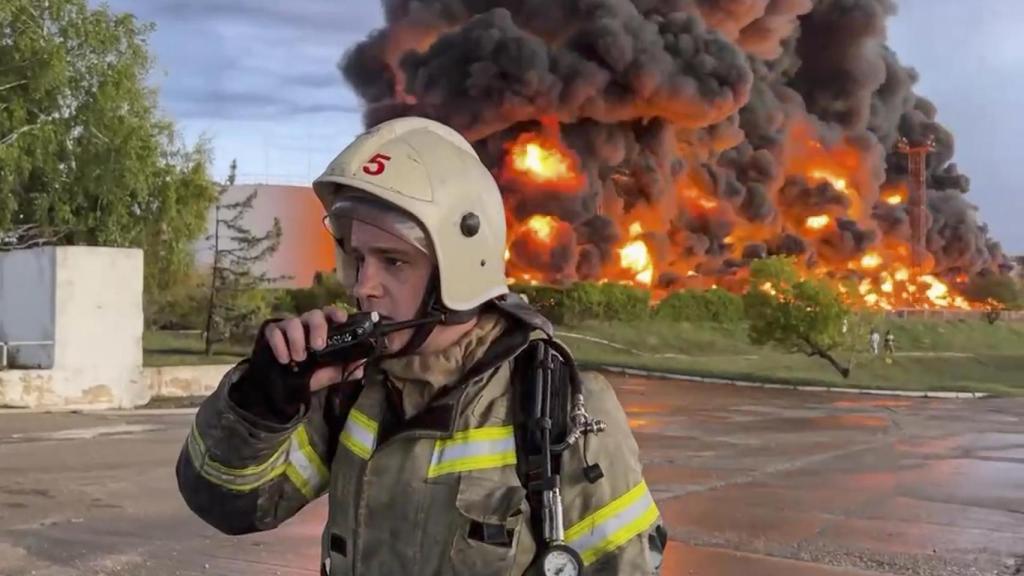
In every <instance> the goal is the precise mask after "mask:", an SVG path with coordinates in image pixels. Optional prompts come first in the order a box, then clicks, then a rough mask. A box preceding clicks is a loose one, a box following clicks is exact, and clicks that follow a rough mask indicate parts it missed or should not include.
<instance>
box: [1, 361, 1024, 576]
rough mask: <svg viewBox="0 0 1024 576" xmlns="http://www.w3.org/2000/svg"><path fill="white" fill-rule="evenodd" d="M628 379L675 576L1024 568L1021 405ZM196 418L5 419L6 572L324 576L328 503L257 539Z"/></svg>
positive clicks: (628, 397)
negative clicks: (199, 464)
mask: <svg viewBox="0 0 1024 576" xmlns="http://www.w3.org/2000/svg"><path fill="white" fill-rule="evenodd" d="M610 378H611V379H612V380H613V382H614V383H615V384H616V389H617V392H618V395H619V398H620V400H621V401H622V402H623V405H624V406H625V407H626V410H627V413H628V416H629V421H630V425H631V426H632V427H633V430H634V434H635V435H636V438H637V441H638V443H639V444H640V447H641V451H642V457H643V459H644V471H645V476H646V479H647V482H648V484H649V485H650V487H651V489H652V492H653V493H654V495H655V498H656V500H657V501H658V505H659V508H660V510H661V512H662V515H663V517H664V519H665V521H666V524H667V526H668V528H669V533H670V540H671V542H670V545H669V549H668V552H667V554H666V557H665V564H664V567H663V569H662V574H663V575H665V576H670V575H671V576H674V575H684V576H691V575H693V576H697V575H699V576H720V575H722V576H724V575H744V576H745V575H754V576H869V575H871V574H875V575H877V574H887V575H906V576H911V575H913V576H917V575H928V576H946V575H961V574H963V575H979V574H986V575H993V576H996V575H997V576H1014V575H1015V571H1016V570H1017V566H1018V565H1024V560H1021V559H1022V558H1024V401H1022V400H1002V399H986V400H959V401H949V400H917V399H909V398H888V397H882V396H851V395H843V394H837V393H833V392H819V393H811V392H795V391H784V390H761V389H756V388H742V387H731V386H724V385H712V384H696V383H687V382H681V381H677V380H673V381H656V380H646V379H641V378H636V377H630V378H628V379H627V378H624V377H622V376H610ZM190 422H191V416H189V415H182V416H145V415H135V416H120V417H113V416H95V415H75V414H64V415H35V416H32V415H18V416H16V417H11V416H5V417H3V418H0V574H3V575H4V576H8V575H10V576H20V575H21V574H25V575H29V574H32V573H33V572H34V573H35V574H39V575H43V574H45V575H54V576H66V575H76V576H77V575H80V574H85V575H90V576H91V575H99V574H103V575H107V574H119V575H135V574H139V575H143V574H144V575H146V576H150V575H153V576H170V575H197V576H198V575H203V576H211V575H225V576H226V575H236V574H246V575H247V576H248V575H252V576H270V575H275V576H282V575H283V576H297V575H309V576H315V575H316V574H319V567H318V558H319V547H320V532H321V529H322V527H323V523H324V520H325V517H326V501H325V500H324V499H320V500H319V501H317V502H315V503H313V504H311V505H310V506H308V507H307V508H306V509H305V510H303V511H302V512H300V514H299V515H298V516H296V517H295V518H293V519H292V520H290V521H288V522H286V523H285V524H284V525H283V526H281V527H279V528H278V529H275V530H271V531H267V532H263V533H259V534H253V535H249V536H243V537H229V536H225V535H222V534H219V533H217V532H216V531H215V530H213V529H212V528H210V527H208V526H206V525H204V524H203V523H202V522H201V521H199V520H198V519H196V518H195V517H194V516H193V515H192V514H191V512H189V510H188V509H187V508H186V507H185V505H184V504H183V502H182V501H181V499H180V497H179V496H178V494H177V487H176V485H175V482H174V476H173V467H174V462H175V460H176V458H177V455H178V451H179V450H180V449H181V445H182V441H183V440H184V438H185V434H186V433H187V430H188V426H189V424H190ZM96 430H100V431H104V430H116V431H117V433H116V434H100V433H96V434H94V433H93V432H95V431H96ZM62 431H70V432H66V433H62ZM83 431H84V432H83ZM16 435H17V437H15V436H16ZM1019 574H1024V569H1022V571H1020V572H1017V573H1016V575H1018V576H1019ZM409 576H412V575H409Z"/></svg>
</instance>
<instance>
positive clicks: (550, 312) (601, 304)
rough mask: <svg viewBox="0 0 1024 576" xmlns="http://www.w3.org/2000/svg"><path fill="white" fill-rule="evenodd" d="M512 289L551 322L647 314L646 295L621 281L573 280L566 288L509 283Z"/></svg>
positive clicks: (638, 318)
mask: <svg viewBox="0 0 1024 576" xmlns="http://www.w3.org/2000/svg"><path fill="white" fill-rule="evenodd" d="M512 290H513V291H515V292H518V293H520V294H522V295H524V296H526V298H527V299H528V300H529V301H530V304H532V305H533V307H534V308H535V309H536V310H537V311H538V312H540V313H541V314H543V315H544V316H545V317H547V318H548V319H549V320H551V321H552V322H554V323H555V324H568V325H573V324H579V323H581V322H583V321H586V320H623V321H629V320H642V319H645V318H648V317H649V316H650V310H649V302H650V295H649V294H648V292H647V291H646V290H643V289H640V288H635V287H632V286H627V285H625V284H613V283H605V284H595V283H592V282H577V283H575V284H572V285H571V286H568V287H566V288H558V287H554V286H528V285H513V286H512Z"/></svg>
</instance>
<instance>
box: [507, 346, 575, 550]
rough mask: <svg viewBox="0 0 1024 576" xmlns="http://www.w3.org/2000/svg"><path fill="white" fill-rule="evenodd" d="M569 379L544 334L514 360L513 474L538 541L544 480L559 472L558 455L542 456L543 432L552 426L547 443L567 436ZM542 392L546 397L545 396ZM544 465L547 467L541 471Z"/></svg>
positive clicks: (540, 533)
mask: <svg viewBox="0 0 1024 576" xmlns="http://www.w3.org/2000/svg"><path fill="white" fill-rule="evenodd" d="M570 377H571V375H570V373H569V365H568V364H567V363H566V362H565V361H564V359H563V358H562V357H561V356H560V355H559V354H558V353H557V352H555V349H554V348H553V347H552V346H551V345H550V343H549V338H547V337H546V336H545V337H538V338H534V339H532V340H531V341H530V342H529V343H528V344H527V345H526V347H525V348H523V350H522V351H521V352H519V354H517V355H516V356H515V358H513V360H512V372H511V378H512V380H511V390H512V398H513V424H514V434H515V441H516V473H517V474H518V476H519V481H520V483H521V484H522V486H523V487H524V488H526V490H527V499H528V501H529V502H530V510H531V518H530V526H531V528H532V529H533V533H534V534H535V535H537V537H538V538H539V537H541V536H542V534H543V531H542V530H543V527H542V523H543V518H542V510H543V506H542V502H541V492H542V491H543V488H544V486H543V484H542V482H543V480H544V478H545V477H549V476H550V475H551V474H559V473H560V471H561V455H560V454H555V453H550V455H549V456H548V457H545V455H544V454H545V450H544V442H543V430H544V428H545V427H546V426H548V425H549V424H550V431H551V432H550V438H549V440H548V443H549V445H550V444H558V443H561V442H563V441H564V440H565V438H566V436H567V435H568V431H569V408H570V403H571V394H570V381H569V378H570ZM545 381H546V383H547V385H546V386H544V384H545ZM545 389H547V390H548V391H549V393H548V394H544V392H543V391H544V390H545ZM545 460H547V461H548V462H546V461H545ZM546 466H550V469H548V470H545V467H546Z"/></svg>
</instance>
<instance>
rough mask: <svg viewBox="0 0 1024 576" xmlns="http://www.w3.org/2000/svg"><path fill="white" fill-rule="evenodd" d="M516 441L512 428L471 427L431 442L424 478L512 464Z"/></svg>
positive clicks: (514, 459)
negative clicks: (427, 467)
mask: <svg viewBox="0 0 1024 576" xmlns="http://www.w3.org/2000/svg"><path fill="white" fill-rule="evenodd" d="M515 462H516V441H515V437H514V436H513V430H512V427H511V426H495V427H488V428H474V429H472V430H464V431H461V432H456V433H455V434H454V435H453V436H452V438H451V439H448V440H438V441H436V442H435V443H434V454H433V456H432V457H431V459H430V468H429V469H428V471H427V477H428V478H433V477H436V476H441V475H443V474H452V473H455V472H465V471H469V470H480V469H483V468H497V467H501V466H507V465H510V464H515Z"/></svg>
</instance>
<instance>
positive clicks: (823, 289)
mask: <svg viewBox="0 0 1024 576" xmlns="http://www.w3.org/2000/svg"><path fill="white" fill-rule="evenodd" d="M743 304H744V309H745V311H746V315H747V320H748V322H749V323H750V325H749V334H748V336H749V338H750V341H751V342H752V343H754V344H757V345H765V344H776V345H778V346H781V347H783V348H785V349H787V350H791V351H795V352H800V353H803V354H806V355H807V356H811V357H815V356H816V357H819V358H823V359H825V360H826V361H828V363H829V364H830V365H832V367H833V368H835V369H836V371H838V372H839V373H840V374H842V376H843V378H848V377H849V375H850V367H849V366H843V365H842V364H840V363H839V361H838V360H836V358H835V356H834V355H833V351H834V350H836V349H837V348H838V347H839V345H840V344H841V343H842V342H843V341H844V339H845V335H844V324H846V325H847V329H848V324H849V319H850V317H851V313H850V312H851V311H850V309H849V308H848V307H847V306H846V304H844V303H843V301H842V298H841V296H840V294H839V291H838V290H836V289H835V288H834V287H833V286H832V285H831V284H830V283H829V282H828V281H827V280H820V279H805V280H801V279H800V278H799V275H798V274H797V271H796V268H795V267H794V266H793V264H792V262H791V261H790V260H788V259H785V258H778V257H777V258H770V259H767V260H759V261H757V262H754V263H753V264H752V265H751V267H750V287H749V289H748V290H747V293H746V294H744V296H743Z"/></svg>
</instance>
